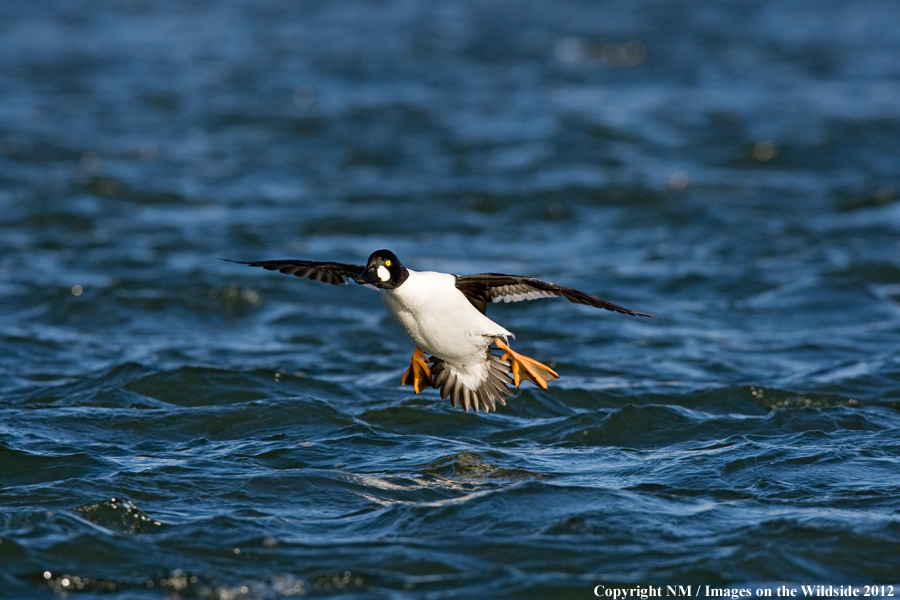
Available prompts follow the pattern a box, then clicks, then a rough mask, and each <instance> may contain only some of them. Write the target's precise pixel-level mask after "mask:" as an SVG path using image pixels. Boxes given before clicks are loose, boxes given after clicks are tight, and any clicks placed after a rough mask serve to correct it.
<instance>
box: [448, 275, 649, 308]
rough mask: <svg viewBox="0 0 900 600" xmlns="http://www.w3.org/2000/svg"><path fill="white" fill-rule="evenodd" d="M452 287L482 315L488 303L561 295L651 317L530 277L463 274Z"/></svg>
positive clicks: (575, 301) (570, 300)
mask: <svg viewBox="0 0 900 600" xmlns="http://www.w3.org/2000/svg"><path fill="white" fill-rule="evenodd" d="M456 287H457V289H459V291H461V292H462V293H463V294H464V295H465V296H466V298H468V299H469V302H471V303H472V305H473V306H474V307H475V308H477V309H478V310H480V311H481V312H482V313H484V312H486V311H487V305H488V302H520V301H522V300H536V299H538V298H557V297H559V296H562V297H563V298H565V299H566V300H568V301H569V302H574V303H575V304H585V305H587V306H593V307H595V308H603V309H606V310H611V311H613V312H617V313H622V314H624V315H632V316H635V317H651V318H652V317H653V315H648V314H647V313H641V312H635V311H633V310H631V309H628V308H625V307H624V306H619V305H618V304H614V303H612V302H610V301H609V300H604V299H603V298H600V297H598V296H594V295H592V294H588V293H585V292H582V291H579V290H575V289H572V288H568V287H564V286H561V285H556V284H553V283H548V282H546V281H541V280H540V279H534V278H533V277H520V276H518V275H503V274H501V273H479V274H477V275H463V276H461V277H457V278H456Z"/></svg>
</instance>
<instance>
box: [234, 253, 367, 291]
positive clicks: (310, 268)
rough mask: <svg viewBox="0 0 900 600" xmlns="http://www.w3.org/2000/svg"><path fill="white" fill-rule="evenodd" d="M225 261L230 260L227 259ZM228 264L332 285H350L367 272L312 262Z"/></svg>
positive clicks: (280, 261)
mask: <svg viewBox="0 0 900 600" xmlns="http://www.w3.org/2000/svg"><path fill="white" fill-rule="evenodd" d="M223 260H228V259H227V258H225V259H223ZM228 262H235V263H239V264H242V265H250V266H251V267H262V268H263V269H266V270H267V271H278V272H280V273H284V274H285V275H294V276H296V277H305V278H306V279H311V280H312V281H322V282H324V283H330V284H331V285H341V284H344V283H350V280H351V279H355V278H357V277H359V276H360V275H362V273H363V271H365V270H366V268H365V267H363V266H360V265H347V264H344V263H336V262H317V261H312V260H254V261H242V260H228Z"/></svg>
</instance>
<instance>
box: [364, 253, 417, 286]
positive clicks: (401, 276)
mask: <svg viewBox="0 0 900 600" xmlns="http://www.w3.org/2000/svg"><path fill="white" fill-rule="evenodd" d="M407 277H409V271H407V270H406V267H404V266H403V265H402V264H401V263H400V261H399V260H398V259H397V255H396V254H394V253H393V252H391V251H390V250H377V251H375V252H373V253H372V256H370V257H369V262H368V263H367V264H366V270H365V271H363V274H362V275H360V276H359V277H357V278H356V279H355V280H354V281H356V283H359V284H368V285H374V286H375V287H377V288H382V289H385V290H393V289H395V288H397V287H400V285H401V284H402V283H403V282H404V281H406V278H407Z"/></svg>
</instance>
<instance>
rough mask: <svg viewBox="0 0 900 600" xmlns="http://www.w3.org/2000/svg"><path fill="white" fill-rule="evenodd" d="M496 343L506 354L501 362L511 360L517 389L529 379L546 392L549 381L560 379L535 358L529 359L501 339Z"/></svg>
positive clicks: (554, 372) (511, 368)
mask: <svg viewBox="0 0 900 600" xmlns="http://www.w3.org/2000/svg"><path fill="white" fill-rule="evenodd" d="M494 343H495V344H496V345H497V347H498V348H500V349H501V350H503V351H504V352H505V353H506V354H504V355H503V356H501V357H500V360H506V359H507V358H509V359H510V361H509V362H510V370H511V371H512V374H513V379H515V382H516V387H519V385H520V384H521V383H522V380H523V379H527V380H528V381H530V382H532V383H533V384H535V385H539V386H541V387H542V388H544V389H545V390H546V389H547V381H552V380H554V379H559V375H558V374H557V373H556V371H554V370H553V369H551V368H550V367H548V366H547V365H545V364H542V363H539V362H538V361H536V360H534V359H533V358H528V357H527V356H525V355H524V354H519V353H518V352H515V351H514V350H513V349H512V348H510V347H509V346H507V345H506V344H505V343H504V342H503V340H501V339H500V338H497V339H496V340H494Z"/></svg>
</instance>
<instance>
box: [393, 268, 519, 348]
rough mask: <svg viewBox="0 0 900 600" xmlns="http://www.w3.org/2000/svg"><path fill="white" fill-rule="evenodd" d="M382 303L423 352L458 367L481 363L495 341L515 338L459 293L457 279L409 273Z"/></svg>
mask: <svg viewBox="0 0 900 600" xmlns="http://www.w3.org/2000/svg"><path fill="white" fill-rule="evenodd" d="M381 300H382V302H384V306H385V308H387V310H388V312H389V313H391V315H393V317H394V318H395V319H396V320H397V323H399V324H400V327H402V328H403V330H404V331H405V332H406V334H407V335H408V336H409V337H410V338H412V340H413V341H414V342H415V343H416V344H417V345H418V346H419V347H420V348H422V350H424V351H425V352H427V353H428V354H431V355H433V356H437V357H438V358H440V359H443V360H445V361H447V362H449V363H452V364H456V365H460V366H462V365H472V364H476V363H481V362H483V361H484V358H485V350H486V349H487V347H488V346H489V345H490V343H491V341H492V340H493V338H496V337H504V338H505V337H506V336H510V335H512V334H511V333H510V332H509V331H507V330H506V329H504V328H503V327H501V326H500V325H497V324H496V323H494V322H493V321H491V320H490V319H488V318H487V317H486V316H484V315H483V314H481V312H479V311H478V309H476V308H475V307H474V306H472V304H471V303H470V302H469V301H468V300H467V299H466V297H465V296H464V295H463V293H462V292H460V291H459V290H458V289H456V278H455V277H453V275H448V274H446V273H435V272H433V271H413V270H410V271H409V278H408V279H407V280H406V281H405V282H403V285H401V286H400V287H398V288H397V289H394V290H381Z"/></svg>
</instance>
